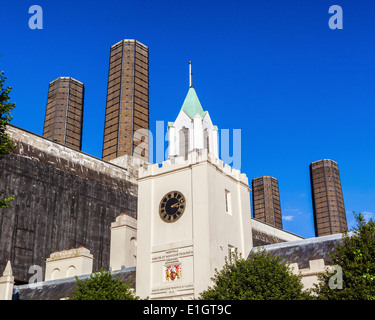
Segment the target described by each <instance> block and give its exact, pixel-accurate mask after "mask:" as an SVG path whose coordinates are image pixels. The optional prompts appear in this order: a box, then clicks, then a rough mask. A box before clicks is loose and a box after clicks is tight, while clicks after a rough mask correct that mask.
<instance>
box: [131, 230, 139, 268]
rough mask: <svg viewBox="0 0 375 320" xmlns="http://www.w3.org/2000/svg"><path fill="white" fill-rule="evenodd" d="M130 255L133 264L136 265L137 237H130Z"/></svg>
mask: <svg viewBox="0 0 375 320" xmlns="http://www.w3.org/2000/svg"><path fill="white" fill-rule="evenodd" d="M130 255H131V258H132V260H133V261H132V262H133V266H136V265H137V239H136V238H134V237H133V238H131V239H130Z"/></svg>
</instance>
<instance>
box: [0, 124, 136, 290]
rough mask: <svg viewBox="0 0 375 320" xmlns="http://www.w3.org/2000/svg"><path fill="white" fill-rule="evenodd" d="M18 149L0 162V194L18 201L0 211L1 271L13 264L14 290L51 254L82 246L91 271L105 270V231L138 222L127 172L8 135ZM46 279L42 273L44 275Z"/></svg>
mask: <svg viewBox="0 0 375 320" xmlns="http://www.w3.org/2000/svg"><path fill="white" fill-rule="evenodd" d="M7 131H8V133H9V134H10V136H11V138H12V140H13V142H14V143H16V144H17V147H16V148H15V149H14V150H13V152H12V154H10V155H8V156H6V157H5V158H3V159H2V160H1V161H0V190H2V189H5V190H6V194H13V195H15V199H14V201H12V202H11V205H10V207H9V208H3V209H0V270H1V269H4V267H5V265H6V262H7V260H10V261H11V263H12V268H13V275H14V277H15V280H16V283H20V282H27V281H28V280H29V278H30V277H31V276H32V275H33V274H29V273H28V270H29V268H30V267H31V266H32V265H39V266H41V267H42V268H43V269H44V268H45V260H46V258H48V257H49V255H50V254H51V253H52V252H55V251H61V250H63V249H70V248H77V247H80V246H84V247H85V248H88V249H89V250H90V252H91V253H92V254H93V256H94V265H93V270H94V271H95V270H98V269H100V268H101V267H103V268H104V269H108V268H109V252H110V226H111V223H112V222H113V221H115V218H116V217H117V216H118V215H119V214H120V213H122V212H127V213H128V214H129V215H131V216H136V211H137V182H136V178H135V177H133V176H132V175H131V174H130V173H129V172H128V170H126V169H125V168H123V167H120V166H118V165H115V164H111V163H109V162H106V161H103V160H101V159H98V158H95V157H93V156H90V155H88V154H85V153H82V152H79V151H76V150H73V149H71V148H69V147H65V146H63V145H61V144H58V143H55V142H52V141H49V140H47V139H45V138H43V137H41V136H39V135H36V134H33V133H31V132H28V131H26V130H23V129H20V128H17V127H15V126H9V127H8V129H7ZM43 273H44V272H43Z"/></svg>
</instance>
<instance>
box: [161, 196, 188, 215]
mask: <svg viewBox="0 0 375 320" xmlns="http://www.w3.org/2000/svg"><path fill="white" fill-rule="evenodd" d="M185 206H186V201H185V197H184V195H183V194H182V193H181V192H179V191H171V192H169V193H167V194H166V195H165V196H164V197H163V198H162V199H161V201H160V205H159V215H160V218H161V219H162V220H163V221H165V222H175V221H177V220H178V219H180V218H181V216H182V214H183V213H184V211H185Z"/></svg>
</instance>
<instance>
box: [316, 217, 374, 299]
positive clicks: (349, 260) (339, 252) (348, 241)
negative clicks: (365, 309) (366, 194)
mask: <svg viewBox="0 0 375 320" xmlns="http://www.w3.org/2000/svg"><path fill="white" fill-rule="evenodd" d="M354 215H355V219H356V222H357V226H356V227H354V228H353V230H352V233H348V232H345V233H344V235H343V241H342V243H341V244H339V245H338V246H336V251H335V252H333V253H331V254H330V258H331V260H332V262H331V263H330V264H331V265H338V266H340V267H341V269H342V279H343V285H342V289H331V288H330V286H329V280H330V278H331V277H332V273H328V272H327V273H325V274H323V275H320V277H319V278H320V280H321V282H320V283H319V284H318V285H316V286H315V289H313V291H314V292H315V294H316V295H317V297H318V298H319V299H338V300H346V299H349V300H357V299H360V300H374V299H375V222H374V221H373V220H372V219H370V221H369V222H368V223H366V221H365V218H364V216H363V215H362V214H361V213H359V214H355V213H354Z"/></svg>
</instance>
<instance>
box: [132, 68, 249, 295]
mask: <svg viewBox="0 0 375 320" xmlns="http://www.w3.org/2000/svg"><path fill="white" fill-rule="evenodd" d="M190 70H191V69H190ZM168 131H169V143H170V145H169V159H168V160H166V161H164V162H163V163H162V165H161V166H159V165H158V164H153V165H149V166H148V167H147V168H141V169H140V171H139V179H138V221H137V225H138V230H137V234H138V243H137V269H136V270H137V272H136V294H137V295H138V296H140V297H141V298H145V297H149V298H150V299H193V298H197V297H198V296H199V294H200V293H201V292H202V291H203V290H205V289H207V288H208V286H210V285H212V281H211V277H212V276H213V275H214V273H215V268H217V269H221V267H222V266H223V265H224V263H225V259H226V258H229V259H230V256H231V254H232V252H234V251H235V250H236V249H237V251H238V253H240V254H242V256H244V257H247V256H248V254H249V252H250V250H251V248H252V236H251V227H250V219H251V213H250V189H249V184H248V178H247V177H246V175H245V174H243V173H241V172H240V171H239V170H235V169H232V168H231V167H230V166H229V165H227V164H224V163H223V161H222V160H220V159H219V157H218V146H217V131H218V129H217V127H216V126H214V125H213V124H212V121H211V118H210V116H209V114H208V112H207V111H204V110H203V108H202V106H201V103H200V101H199V99H198V97H197V94H196V92H195V89H194V88H193V85H192V73H191V71H190V88H189V91H188V94H187V96H186V98H185V101H184V103H183V105H182V108H181V110H180V112H179V114H178V117H177V119H176V121H175V122H170V123H169V124H168Z"/></svg>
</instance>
